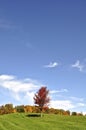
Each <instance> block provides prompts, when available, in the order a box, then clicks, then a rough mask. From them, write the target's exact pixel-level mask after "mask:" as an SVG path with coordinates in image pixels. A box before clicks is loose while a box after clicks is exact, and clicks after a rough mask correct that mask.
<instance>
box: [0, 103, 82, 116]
mask: <svg viewBox="0 0 86 130" xmlns="http://www.w3.org/2000/svg"><path fill="white" fill-rule="evenodd" d="M21 112H25V113H40V108H39V107H38V106H30V105H25V106H24V105H19V106H15V107H13V104H5V105H2V106H0V115H3V114H10V113H21ZM42 113H46V114H57V115H74V116H83V114H82V113H77V112H72V113H71V112H70V111H69V110H67V111H65V110H63V109H54V108H48V107H43V109H42Z"/></svg>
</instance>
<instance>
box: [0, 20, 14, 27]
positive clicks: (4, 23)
mask: <svg viewBox="0 0 86 130" xmlns="http://www.w3.org/2000/svg"><path fill="white" fill-rule="evenodd" d="M12 28H14V25H12V24H11V23H10V22H8V21H5V20H2V19H0V29H12Z"/></svg>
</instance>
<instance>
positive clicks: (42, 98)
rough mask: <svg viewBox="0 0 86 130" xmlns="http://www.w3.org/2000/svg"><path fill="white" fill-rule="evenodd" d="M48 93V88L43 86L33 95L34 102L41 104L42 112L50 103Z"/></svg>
mask: <svg viewBox="0 0 86 130" xmlns="http://www.w3.org/2000/svg"><path fill="white" fill-rule="evenodd" d="M48 94H49V90H47V87H41V88H40V89H39V90H38V92H37V93H36V94H35V95H34V97H33V99H34V103H35V104H37V105H38V106H39V109H40V111H41V112H42V109H43V107H45V106H48V103H49V102H50V98H49V96H48Z"/></svg>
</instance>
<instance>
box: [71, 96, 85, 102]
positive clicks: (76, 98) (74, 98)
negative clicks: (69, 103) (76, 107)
mask: <svg viewBox="0 0 86 130" xmlns="http://www.w3.org/2000/svg"><path fill="white" fill-rule="evenodd" d="M70 99H72V100H73V101H81V102H82V101H84V98H78V97H70Z"/></svg>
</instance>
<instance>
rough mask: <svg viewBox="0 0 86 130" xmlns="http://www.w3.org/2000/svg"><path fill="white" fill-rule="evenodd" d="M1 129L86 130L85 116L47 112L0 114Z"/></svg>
mask: <svg viewBox="0 0 86 130" xmlns="http://www.w3.org/2000/svg"><path fill="white" fill-rule="evenodd" d="M0 130H86V117H85V116H59V115H51V114H49V115H48V114H45V115H44V116H43V117H42V118H41V117H28V115H27V114H24V113H21V114H20V113H16V114H7V115H0Z"/></svg>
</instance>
